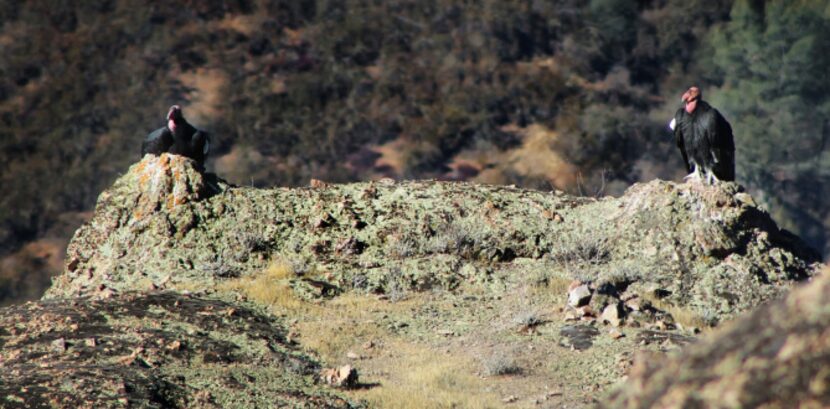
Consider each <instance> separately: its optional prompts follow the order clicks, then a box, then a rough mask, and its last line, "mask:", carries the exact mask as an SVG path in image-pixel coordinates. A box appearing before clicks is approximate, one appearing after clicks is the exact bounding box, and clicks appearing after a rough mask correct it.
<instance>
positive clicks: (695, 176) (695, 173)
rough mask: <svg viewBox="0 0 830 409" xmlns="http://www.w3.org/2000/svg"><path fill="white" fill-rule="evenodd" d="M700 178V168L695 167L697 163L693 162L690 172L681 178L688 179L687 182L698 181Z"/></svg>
mask: <svg viewBox="0 0 830 409" xmlns="http://www.w3.org/2000/svg"><path fill="white" fill-rule="evenodd" d="M700 179H701V177H700V169H699V168H698V167H697V163H693V164H692V173H689V174H688V175H686V177H684V178H683V180H686V181H689V182H699V181H700Z"/></svg>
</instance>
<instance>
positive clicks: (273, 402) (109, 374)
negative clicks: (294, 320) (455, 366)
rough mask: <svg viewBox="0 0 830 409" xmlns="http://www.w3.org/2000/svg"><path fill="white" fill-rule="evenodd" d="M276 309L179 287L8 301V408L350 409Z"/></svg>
mask: <svg viewBox="0 0 830 409" xmlns="http://www.w3.org/2000/svg"><path fill="white" fill-rule="evenodd" d="M285 332H286V330H285V329H284V327H283V326H282V325H281V324H280V322H278V321H276V320H275V319H274V318H273V317H271V316H269V315H266V314H262V313H259V312H257V311H255V310H252V309H250V308H246V307H244V306H240V305H236V304H230V303H227V302H223V301H219V300H210V299H203V298H196V297H191V296H186V295H180V294H177V293H172V292H167V293H151V294H137V293H132V294H125V295H120V296H113V297H109V298H103V299H98V300H94V299H89V298H75V299H59V300H49V301H40V302H36V303H27V304H23V305H17V306H12V307H6V308H3V309H0V346H2V350H0V407H3V408H47V407H48V408H123V407H131V408H196V407H198V408H248V407H260V408H264V407H297V408H317V407H327V408H349V407H352V406H351V404H350V403H349V402H347V401H346V400H344V399H343V398H341V397H339V396H338V395H337V394H336V393H334V392H333V391H331V390H328V389H327V388H326V387H324V386H322V385H319V384H318V383H317V382H316V380H315V378H316V374H317V372H318V371H319V365H318V364H317V363H316V362H315V361H314V360H312V359H311V358H309V357H308V356H307V355H305V354H303V353H302V352H300V351H299V350H298V349H297V348H295V347H294V346H292V345H290V344H289V343H288V342H287V341H286V338H285Z"/></svg>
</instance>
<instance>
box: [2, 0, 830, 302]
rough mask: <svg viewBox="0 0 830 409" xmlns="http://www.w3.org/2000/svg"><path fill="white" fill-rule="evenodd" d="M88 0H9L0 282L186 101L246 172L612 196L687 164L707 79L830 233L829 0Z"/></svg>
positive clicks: (241, 174)
mask: <svg viewBox="0 0 830 409" xmlns="http://www.w3.org/2000/svg"><path fill="white" fill-rule="evenodd" d="M88 3H91V2H75V1H25V2H24V1H16V0H11V1H4V2H2V3H0V56H2V57H0V191H2V195H0V304H7V303H11V302H15V301H19V300H22V299H31V298H36V297H38V296H39V295H40V294H41V293H42V292H43V290H44V288H45V286H47V285H48V284H49V276H50V274H53V273H55V272H57V271H59V270H60V269H61V267H62V259H63V254H64V250H65V246H66V241H67V240H68V238H69V237H70V236H71V234H72V233H73V231H74V229H76V228H77V227H78V226H79V225H80V223H82V222H83V221H84V220H86V219H88V217H89V216H90V211H91V209H92V207H93V205H94V203H95V199H96V197H97V195H98V194H99V193H100V192H101V191H102V190H103V189H104V188H106V187H107V186H109V185H110V184H111V183H112V182H113V180H115V178H116V177H117V176H118V175H120V174H121V173H123V172H125V171H126V169H127V168H128V166H129V165H130V164H132V163H134V162H136V161H137V160H138V159H139V150H140V148H139V146H140V141H141V139H142V138H143V137H144V136H145V135H146V134H147V133H148V132H149V131H151V130H153V129H155V128H158V127H160V126H162V125H163V124H164V115H165V113H166V111H167V108H168V107H169V106H170V105H171V104H174V103H179V104H182V105H183V106H184V107H185V109H184V110H185V115H186V116H187V118H188V119H189V120H190V122H191V123H193V124H195V125H197V126H198V127H200V128H204V129H207V130H209V131H210V132H211V134H212V138H213V145H212V147H213V153H212V158H211V159H210V161H209V162H208V165H207V167H208V169H209V170H211V171H215V172H216V173H218V174H219V175H220V176H221V177H223V178H225V179H227V180H229V181H231V182H233V183H236V184H245V185H254V186H273V185H287V186H297V185H305V184H307V183H308V182H309V180H310V179H311V178H317V179H322V180H325V181H329V182H347V181H358V180H369V179H378V178H382V177H393V178H398V179H403V178H406V179H409V178H437V179H447V180H472V181H478V182H485V183H497V184H516V185H518V186H523V187H530V188H537V189H544V190H549V189H552V188H558V189H561V190H565V191H568V192H570V193H577V194H584V195H618V194H620V193H621V192H622V191H623V190H624V189H625V188H626V187H627V186H629V185H631V184H632V183H635V182H638V181H647V180H651V179H654V178H662V179H673V180H679V179H680V178H682V176H683V175H684V174H685V169H683V165H682V164H681V160H680V155H679V153H678V152H677V151H676V148H675V147H674V141H673V137H672V135H671V134H670V132H669V131H668V129H667V126H666V124H667V122H668V121H669V119H670V118H671V117H672V115H673V113H674V111H675V110H676V109H677V108H678V107H679V105H680V104H679V102H680V101H679V98H680V95H681V94H682V93H683V92H684V91H685V90H686V89H687V88H688V87H689V86H690V85H693V84H697V85H699V86H701V87H702V89H703V93H704V98H705V99H706V100H708V101H709V102H711V103H712V104H713V105H715V106H716V107H717V108H718V109H720V110H721V112H722V113H724V115H725V116H726V117H727V119H728V120H729V121H730V122H731V123H732V126H733V128H734V129H735V137H736V144H737V149H738V152H737V175H738V176H737V178H738V181H739V182H740V183H742V184H744V185H745V186H746V187H747V188H748V189H749V190H750V192H751V193H752V194H753V195H754V196H755V197H756V198H758V199H760V200H761V202H762V203H763V204H764V205H765V207H766V208H767V209H769V211H770V213H771V214H772V215H773V217H774V219H775V220H776V221H777V222H778V223H779V224H780V225H782V226H784V227H786V228H787V229H790V230H792V231H794V232H795V233H797V234H798V235H800V236H801V237H803V238H804V239H805V240H806V241H808V242H809V243H810V244H811V245H812V246H814V247H815V248H816V249H819V250H820V251H822V252H823V254H825V256H826V255H828V254H830V244H828V243H830V238H828V236H827V234H828V233H827V232H828V227H830V204H828V202H827V201H826V200H825V198H827V197H830V148H828V147H827V142H828V138H830V77H828V71H827V68H826V67H828V66H830V2H828V1H827V0H802V1H782V0H769V1H758V0H754V1H747V0H736V1H723V0H721V1H711V0H710V1H702V0H640V1H630V0H591V1H585V0H554V1H541V0H535V1H534V0H524V1H515V0H482V1H440V2H439V1H429V0H418V1H415V0H411V1H403V0H385V1H353V0H331V1H327V0H317V1H314V0H291V1H289V0H251V1H246V0H239V1H224V2H218V1H200V0H194V1H179V2H168V3H159V4H157V5H155V6H150V7H148V6H146V5H145V3H144V2H139V1H131V0H112V1H100V2H95V5H91V4H88Z"/></svg>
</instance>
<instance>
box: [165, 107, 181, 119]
mask: <svg viewBox="0 0 830 409" xmlns="http://www.w3.org/2000/svg"><path fill="white" fill-rule="evenodd" d="M181 116H182V107H180V106H178V105H173V106H171V107H170V110H169V111H167V120H168V121H172V120H174V119H178V118H181Z"/></svg>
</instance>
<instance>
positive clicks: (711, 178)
mask: <svg viewBox="0 0 830 409" xmlns="http://www.w3.org/2000/svg"><path fill="white" fill-rule="evenodd" d="M718 182H720V180H719V179H718V177H717V176H715V173H714V172H712V170H711V169H709V170H707V171H706V184H707V185H709V186H714V185H716V184H717V183H718Z"/></svg>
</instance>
